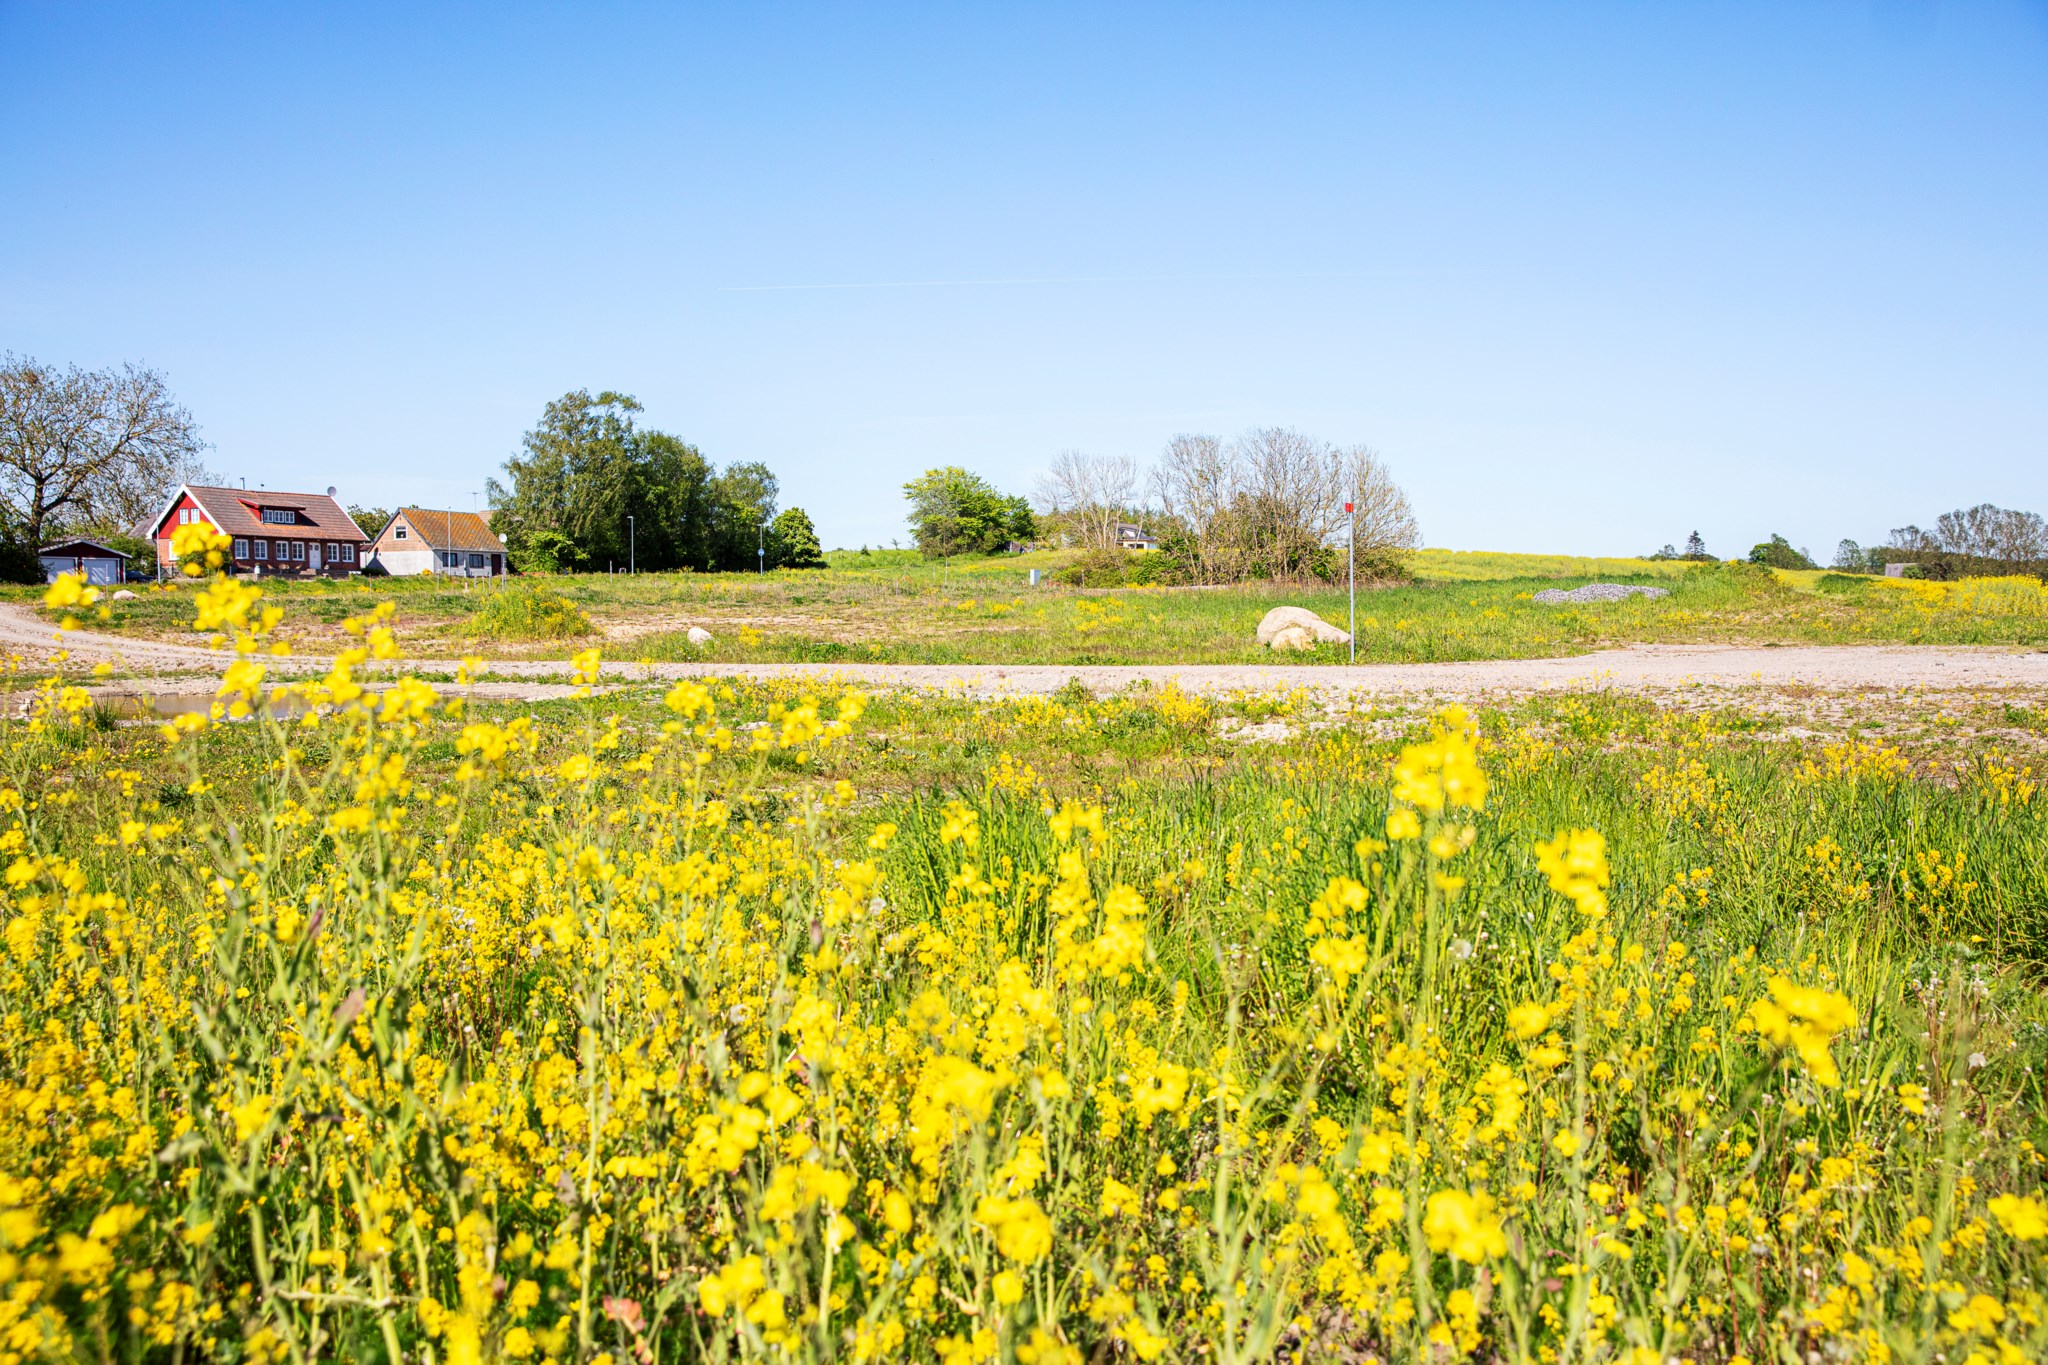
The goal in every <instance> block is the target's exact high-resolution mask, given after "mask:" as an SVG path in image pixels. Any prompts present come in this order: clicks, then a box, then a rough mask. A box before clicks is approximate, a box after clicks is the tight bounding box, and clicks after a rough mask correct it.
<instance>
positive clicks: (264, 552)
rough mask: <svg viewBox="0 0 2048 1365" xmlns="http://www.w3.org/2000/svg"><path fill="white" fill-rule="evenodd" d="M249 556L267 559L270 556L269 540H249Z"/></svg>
mask: <svg viewBox="0 0 2048 1365" xmlns="http://www.w3.org/2000/svg"><path fill="white" fill-rule="evenodd" d="M249 558H251V559H268V558H270V542H269V541H267V540H252V541H250V542H249Z"/></svg>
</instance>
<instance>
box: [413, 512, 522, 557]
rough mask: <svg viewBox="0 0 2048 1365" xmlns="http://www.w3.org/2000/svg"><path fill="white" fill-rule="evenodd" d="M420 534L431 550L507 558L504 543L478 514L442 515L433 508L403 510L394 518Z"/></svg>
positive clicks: (457, 513)
mask: <svg viewBox="0 0 2048 1365" xmlns="http://www.w3.org/2000/svg"><path fill="white" fill-rule="evenodd" d="M396 517H404V518H405V519H406V522H407V523H408V524H409V525H410V526H411V527H412V528H413V529H414V530H415V531H418V532H419V533H420V539H422V540H424V541H426V543H427V548H428V549H430V550H483V551H486V552H488V553H491V554H504V553H505V542H503V541H501V540H499V539H498V538H497V537H496V536H494V535H492V534H491V528H490V526H489V524H488V523H486V522H485V521H484V519H483V518H482V517H481V516H479V515H478V514H477V513H475V512H443V511H439V510H436V509H435V508H431V507H401V508H399V509H398V511H397V513H396V514H395V516H394V520H395V519H396Z"/></svg>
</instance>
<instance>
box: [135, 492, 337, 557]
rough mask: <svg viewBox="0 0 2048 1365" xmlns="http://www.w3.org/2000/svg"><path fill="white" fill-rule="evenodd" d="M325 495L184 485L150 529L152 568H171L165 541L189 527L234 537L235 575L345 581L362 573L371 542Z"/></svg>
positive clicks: (333, 501) (331, 499) (332, 493)
mask: <svg viewBox="0 0 2048 1365" xmlns="http://www.w3.org/2000/svg"><path fill="white" fill-rule="evenodd" d="M334 495H335V490H334V489H332V488H330V489H328V490H327V491H326V492H325V493H278V492H272V491H270V490H268V489H259V490H255V491H251V490H250V489H247V488H204V487H201V486H200V485H198V484H189V483H188V484H186V485H184V486H183V487H181V488H180V489H179V490H178V491H177V492H176V493H173V494H172V495H171V500H170V503H169V504H168V505H167V506H165V508H164V510H163V511H162V512H161V513H159V514H158V516H157V518H156V520H155V521H154V522H152V523H151V524H150V529H149V539H150V540H152V541H154V542H156V558H157V563H159V564H161V565H162V566H164V570H165V572H166V573H176V572H177V571H178V561H177V558H176V556H174V555H173V554H172V553H171V537H172V536H174V535H176V534H177V532H178V528H179V527H180V526H186V525H189V524H191V523H193V522H199V523H201V524H203V525H207V526H211V527H212V528H213V529H214V530H216V531H218V532H220V533H222V534H224V535H227V536H230V537H232V538H233V540H234V545H233V553H234V571H235V572H236V573H245V574H262V575H272V574H285V575H289V576H291V577H294V578H314V577H326V578H346V577H347V576H348V575H349V574H352V573H360V572H361V571H362V566H363V560H364V559H365V558H367V557H368V550H369V544H370V538H369V537H368V536H366V535H364V534H363V529H362V528H361V527H360V526H357V525H356V524H355V522H354V521H353V520H351V519H350V517H349V514H348V513H347V512H345V511H343V510H342V507H341V504H340V503H338V502H336V501H335V500H334Z"/></svg>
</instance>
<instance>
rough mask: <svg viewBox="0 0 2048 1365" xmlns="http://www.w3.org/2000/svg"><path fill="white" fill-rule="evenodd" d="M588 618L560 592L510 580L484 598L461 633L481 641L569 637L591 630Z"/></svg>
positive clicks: (569, 638)
mask: <svg viewBox="0 0 2048 1365" xmlns="http://www.w3.org/2000/svg"><path fill="white" fill-rule="evenodd" d="M596 629H597V628H596V627H595V626H593V625H591V624H590V618H589V617H587V616H585V615H584V614H583V613H582V612H581V611H579V610H578V609H577V607H576V604H575V603H574V602H571V601H570V600H569V599H568V598H566V597H563V596H562V595H561V594H560V593H555V592H549V591H548V590H547V589H546V588H543V587H540V586H538V585H536V584H532V583H514V584H512V585H511V586H509V587H504V588H500V589H498V590H497V591H496V592H493V593H491V594H490V596H489V597H488V598H487V599H485V601H484V605H483V609H482V610H481V611H479V612H477V614H476V615H474V616H472V617H470V618H469V624H468V625H467V626H465V627H464V628H463V633H464V634H466V635H473V636H475V637H477V638H478V639H483V640H573V639H575V638H576V637H578V636H581V635H590V634H593V633H595V631H596Z"/></svg>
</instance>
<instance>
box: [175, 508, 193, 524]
mask: <svg viewBox="0 0 2048 1365" xmlns="http://www.w3.org/2000/svg"><path fill="white" fill-rule="evenodd" d="M191 524H192V509H191V508H189V507H180V508H179V509H178V525H180V526H190V525H191Z"/></svg>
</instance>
